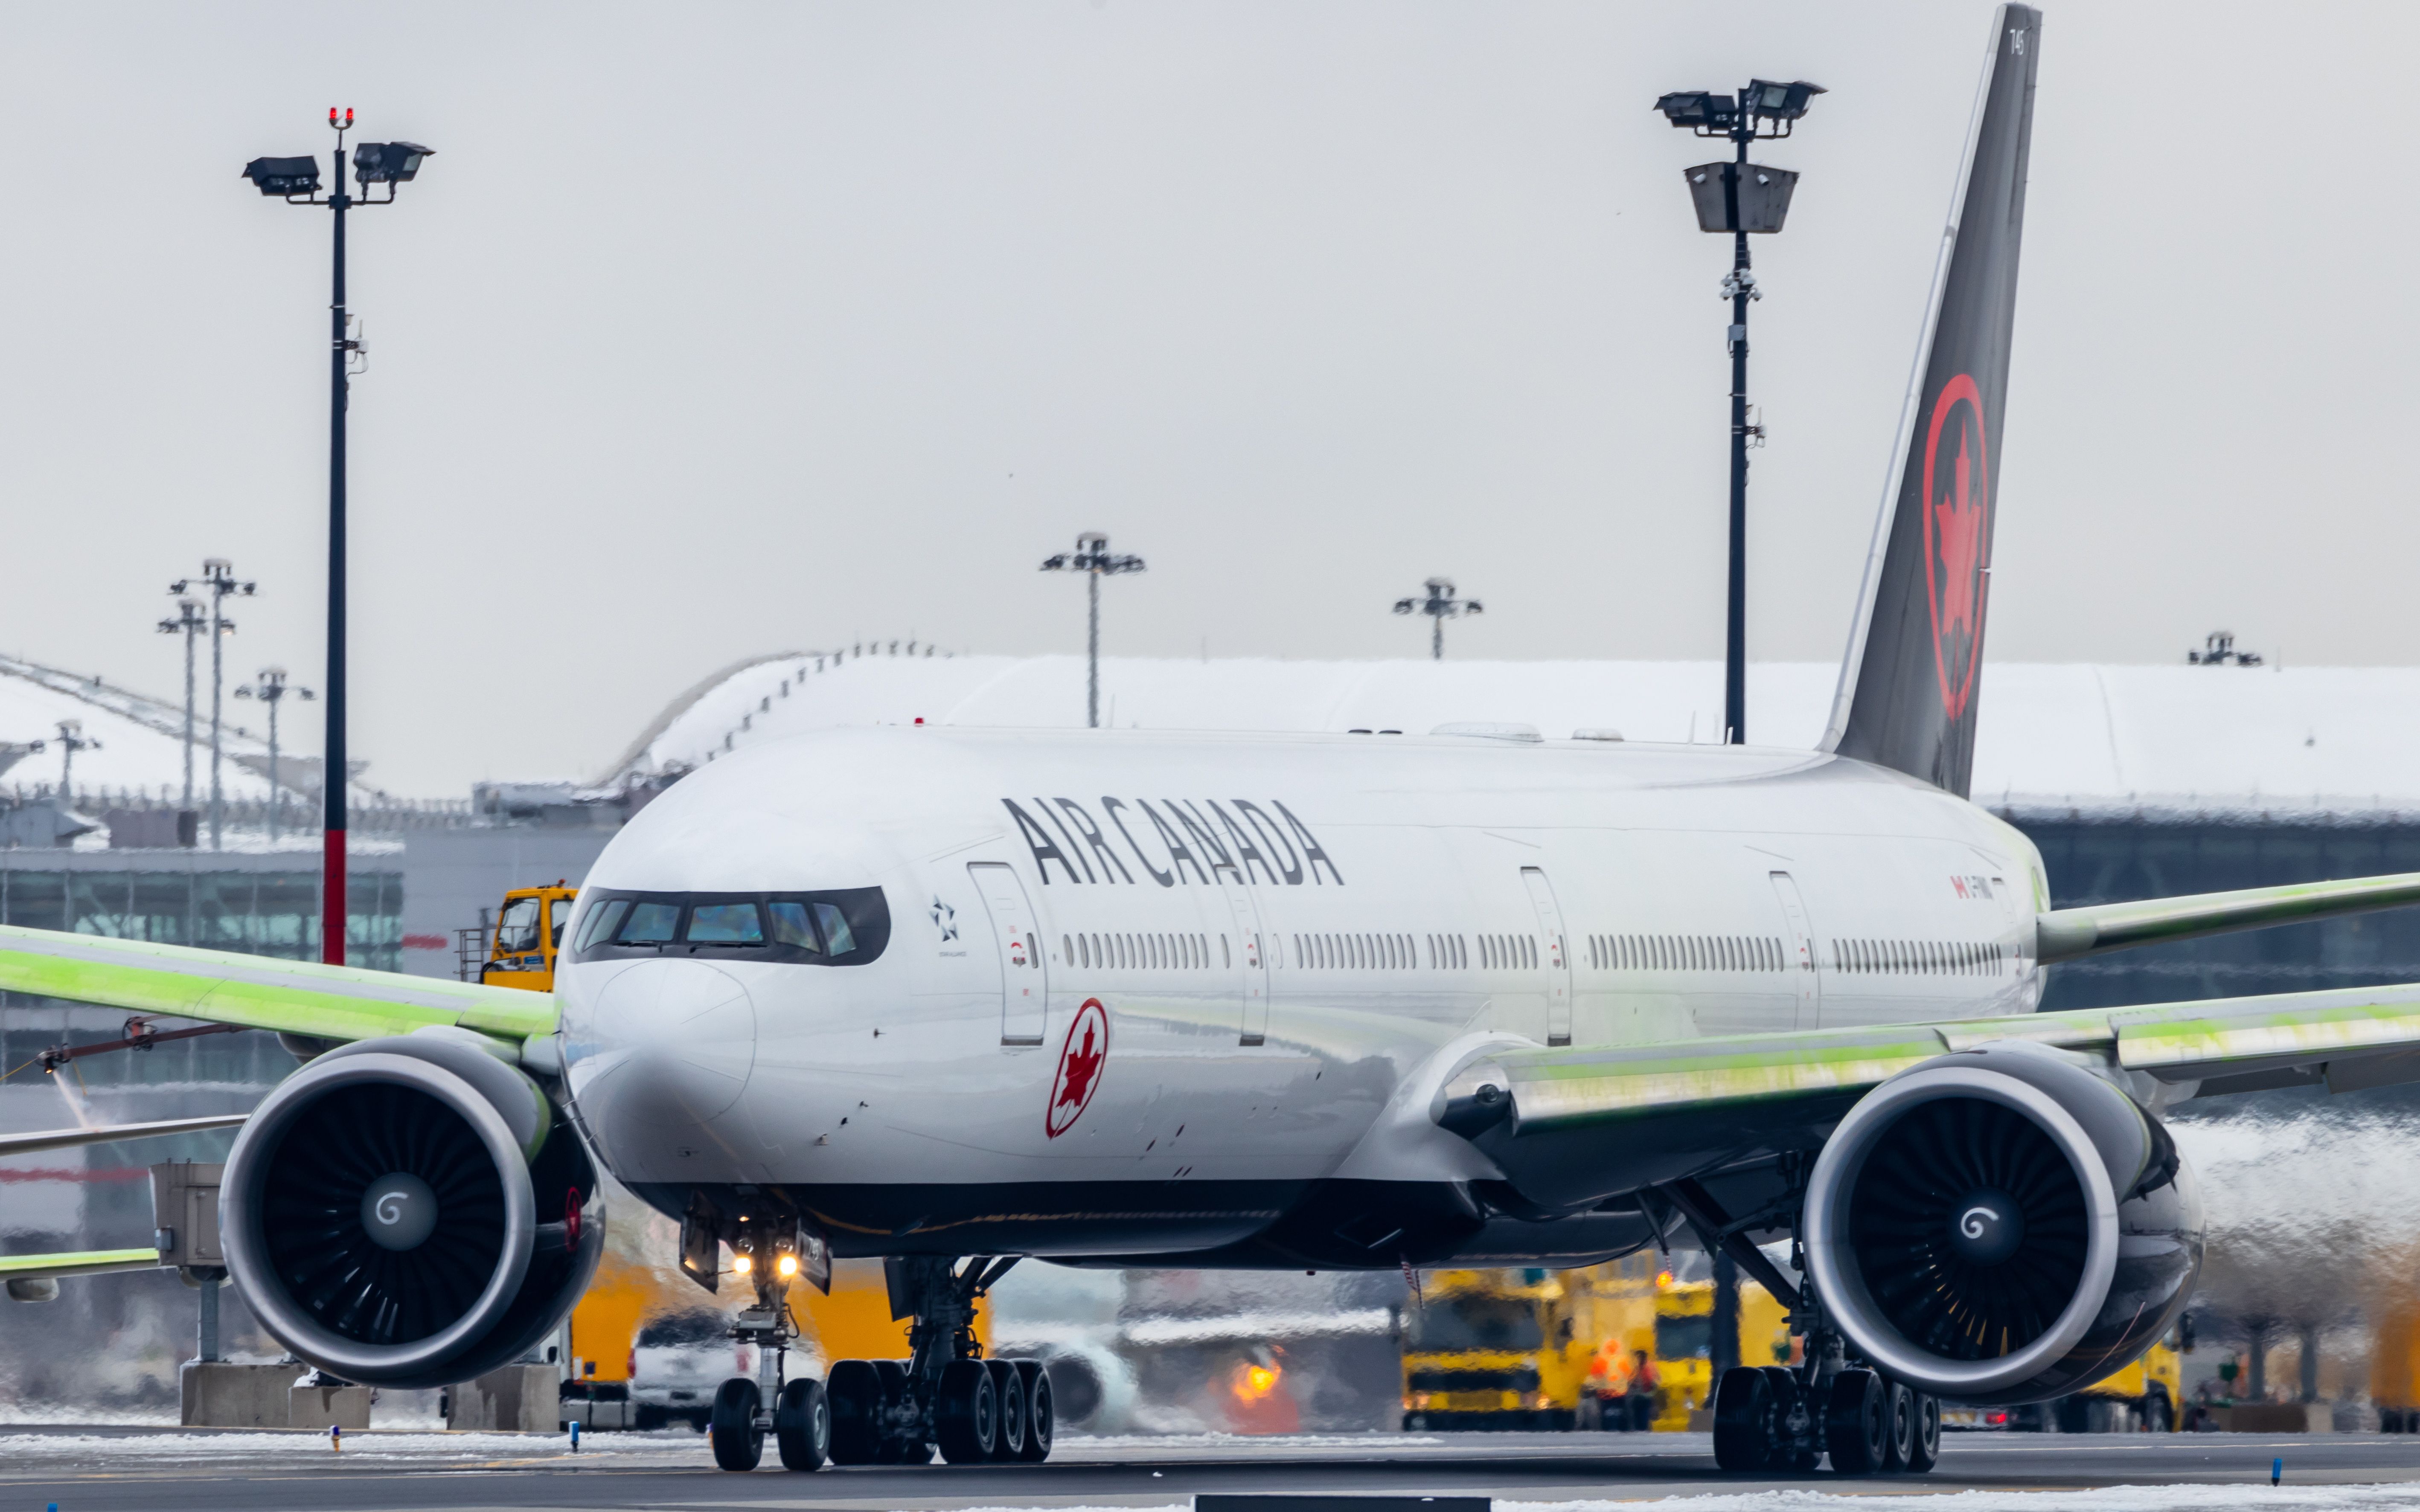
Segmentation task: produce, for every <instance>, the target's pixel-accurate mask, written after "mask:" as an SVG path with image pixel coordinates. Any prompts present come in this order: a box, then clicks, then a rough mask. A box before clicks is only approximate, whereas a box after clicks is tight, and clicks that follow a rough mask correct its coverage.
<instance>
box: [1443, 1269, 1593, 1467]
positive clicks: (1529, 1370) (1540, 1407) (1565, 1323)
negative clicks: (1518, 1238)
mask: <svg viewBox="0 0 2420 1512" xmlns="http://www.w3.org/2000/svg"><path fill="white" fill-rule="evenodd" d="M1584 1275H1585V1273H1581V1272H1568V1273H1557V1272H1553V1271H1544V1270H1534V1269H1532V1270H1519V1271H1435V1272H1431V1273H1428V1274H1427V1275H1425V1276H1423V1277H1422V1278H1421V1283H1420V1296H1419V1300H1418V1301H1417V1302H1416V1303H1415V1304H1414V1305H1413V1306H1411V1307H1410V1308H1408V1309H1406V1311H1405V1313H1404V1428H1405V1429H1406V1430H1407V1431H1410V1432H1421V1431H1425V1430H1432V1429H1438V1428H1548V1429H1557V1428H1569V1427H1572V1426H1573V1423H1574V1422H1575V1418H1576V1413H1577V1410H1578V1407H1579V1399H1580V1389H1581V1387H1582V1385H1583V1384H1584V1383H1585V1382H1586V1381H1587V1380H1588V1370H1589V1362H1590V1357H1591V1356H1592V1355H1593V1354H1594V1352H1595V1350H1596V1344H1597V1339H1596V1335H1595V1334H1594V1333H1593V1332H1592V1331H1590V1330H1588V1329H1584V1328H1583V1327H1582V1326H1581V1323H1582V1316H1583V1315H1584V1314H1585V1313H1588V1312H1590V1311H1591V1310H1592V1309H1590V1308H1588V1307H1587V1306H1585V1304H1586V1303H1587V1302H1588V1301H1590V1300H1591V1299H1590V1297H1589V1295H1588V1289H1589V1288H1587V1287H1586V1286H1585V1284H1584V1283H1582V1284H1580V1285H1573V1284H1571V1283H1573V1282H1575V1281H1580V1280H1581V1278H1582V1277H1583V1276H1584Z"/></svg>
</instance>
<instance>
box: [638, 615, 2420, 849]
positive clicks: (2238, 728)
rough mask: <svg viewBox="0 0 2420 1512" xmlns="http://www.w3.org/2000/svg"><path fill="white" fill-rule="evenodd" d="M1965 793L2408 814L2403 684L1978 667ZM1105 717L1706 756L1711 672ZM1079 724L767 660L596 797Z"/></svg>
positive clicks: (1628, 667)
mask: <svg viewBox="0 0 2420 1512" xmlns="http://www.w3.org/2000/svg"><path fill="white" fill-rule="evenodd" d="M1837 680H1838V667H1837V666H1835V665H1834V664H1831V663H1828V662H1765V663H1759V664H1756V665H1752V666H1751V667H1750V668H1749V669H1748V688H1747V707H1748V731H1749V733H1750V734H1751V735H1752V736H1753V737H1754V738H1755V739H1756V740H1757V742H1758V743H1759V744H1761V745H1774V746H1786V747H1793V748H1811V747H1813V746H1814V745H1815V744H1816V743H1817V742H1818V741H1819V740H1820V739H1821V738H1822V736H1823V726H1824V722H1825V719H1826V717H1827V716H1828V715H1829V713H1830V710H1831V702H1832V694H1833V689H1834V686H1835V684H1836V682H1837ZM1981 701H1982V702H1981V724H1980V727H1979V729H1978V736H1977V749H1976V758H1975V779H1974V796H1975V797H1976V799H1977V800H1978V802H1983V803H1987V804H1990V805H1992V806H1993V807H2009V808H2013V809H2017V810H2043V809H2067V808H2076V809H2082V810H2109V809H2112V808H2124V809H2137V808H2140V809H2148V810H2163V809H2182V810H2217V811H2239V810H2247V809H2249V810H2284V811H2296V810H2317V811H2320V812H2327V813H2343V812H2348V811H2351V812H2370V811H2412V810H2420V769H2415V767H2414V765H2413V764H2412V762H2411V760H2410V759H2409V755H2408V753H2409V752H2410V751H2411V750H2412V749H2413V748H2420V668H2407V667H2362V668H2346V667H2297V668H2292V669H2290V670H2289V669H2285V668H2279V667H2275V666H2267V667H2257V668H2244V667H2234V666H2214V667H2195V666H2139V667H2118V666H2099V665H2087V664H2082V663H2042V662H1998V663H1993V664H1992V665H1990V666H1989V667H1987V668H1986V670H1985V672H1984V676H1983V684H1982V689H1981ZM1101 714H1102V721H1101V722H1102V723H1104V724H1114V725H1115V726H1117V727H1118V728H1121V729H1125V728H1140V729H1156V730H1300V731H1344V730H1357V729H1363V730H1403V731H1406V732H1410V733H1427V732H1428V731H1430V730H1433V729H1435V727H1436V726H1438V725H1440V724H1445V723H1450V722H1467V721H1489V722H1502V723H1521V724H1528V725H1534V726H1535V727H1537V729H1538V730H1539V731H1541V732H1542V733H1544V734H1545V735H1546V736H1547V737H1548V738H1559V737H1563V736H1568V735H1570V734H1571V733H1574V732H1575V731H1578V730H1590V731H1603V730H1618V731H1620V732H1621V733H1622V734H1623V735H1624V736H1626V737H1627V738H1629V739H1632V740H1653V741H1690V740H1696V741H1713V740H1715V739H1717V738H1719V735H1720V732H1721V727H1722V667H1721V664H1720V663H1717V662H1711V661H1707V662H1671V661H1667V662H1656V661H1442V662H1436V661H1267V660H1219V661H1208V660H1154V659H1147V658H1140V657H1107V658H1104V659H1103V661H1102V663H1101ZM920 717H921V718H923V720H924V721H925V722H926V723H928V724H947V725H977V726H982V725H989V726H1017V727H1036V726H1046V727H1047V726H1056V727H1077V726H1081V725H1082V724H1083V723H1084V660H1083V658H1082V657H1080V656H954V657H944V656H880V655H877V656H829V655H827V656H817V655H814V654H812V653H810V654H800V655H790V656H768V657H765V658H763V659H760V660H755V661H752V662H745V663H741V664H739V665H738V666H737V667H734V668H731V669H729V670H727V671H724V672H722V673H721V674H718V676H717V677H716V678H710V679H708V680H707V682H706V683H705V684H702V685H700V686H699V687H696V688H693V689H691V690H690V692H689V693H687V694H685V695H683V697H682V699H680V700H679V701H676V702H675V704H674V705H673V706H671V707H670V708H668V709H666V710H665V711H664V713H663V715H661V716H659V717H658V718H657V720H656V721H655V722H654V723H653V724H652V725H651V726H650V727H649V729H648V731H647V732H646V733H645V734H644V735H643V736H642V738H641V739H640V741H639V742H638V744H637V745H635V746H634V747H633V748H631V750H630V751H629V752H628V754H627V755H626V756H625V757H624V759H623V761H622V763H621V764H620V765H619V766H617V767H616V769H615V770H614V771H613V772H611V773H609V774H607V776H606V777H605V779H603V781H602V783H601V784H600V785H602V786H614V787H618V786H620V785H622V784H624V783H627V782H629V781H632V780H636V779H644V778H646V777H648V776H651V775H656V774H660V773H665V772H670V771H678V770H683V769H687V768H691V767H695V766H699V765H702V764H705V763H706V762H707V761H710V760H712V759H714V758H715V757H717V756H720V755H721V754H722V753H723V752H725V751H729V750H736V749H737V748H740V747H741V746H743V745H747V744H750V743H752V742H756V741H762V740H769V739H778V738H780V737H782V736H783V735H791V734H798V733H804V732H807V731H811V730H820V729H828V728H831V727H834V726H844V725H867V724H909V723H913V722H914V721H915V720H916V719H918V718H920Z"/></svg>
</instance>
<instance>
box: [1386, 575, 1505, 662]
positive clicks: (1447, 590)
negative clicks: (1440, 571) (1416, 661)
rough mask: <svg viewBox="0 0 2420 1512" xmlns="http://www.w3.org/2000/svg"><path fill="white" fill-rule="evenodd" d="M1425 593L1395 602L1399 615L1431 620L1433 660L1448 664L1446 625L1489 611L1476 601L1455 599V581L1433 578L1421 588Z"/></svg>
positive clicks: (1430, 653)
mask: <svg viewBox="0 0 2420 1512" xmlns="http://www.w3.org/2000/svg"><path fill="white" fill-rule="evenodd" d="M1420 586H1421V588H1422V589H1423V593H1422V594H1419V595H1417V596H1414V597H1411V598H1399V599H1397V600H1395V612H1396V613H1398V614H1425V615H1427V616H1428V617H1429V659H1430V660H1431V661H1443V660H1445V622H1446V621H1448V620H1450V619H1455V618H1457V617H1459V616H1461V615H1465V614H1483V613H1485V612H1486V611H1487V607H1486V606H1485V605H1483V604H1481V602H1480V601H1479V600H1477V599H1475V598H1456V597H1454V596H1453V579H1450V578H1432V579H1429V580H1428V581H1427V582H1425V583H1423V584H1421V585H1420Z"/></svg>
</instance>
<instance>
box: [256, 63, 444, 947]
mask: <svg viewBox="0 0 2420 1512" xmlns="http://www.w3.org/2000/svg"><path fill="white" fill-rule="evenodd" d="M328 129H329V130H330V131H334V132H335V133H336V152H335V160H334V167H335V181H334V183H333V184H330V185H329V186H328V189H327V193H326V195H325V197H322V196H321V193H320V180H319V166H318V162H317V161H316V160H315V159H312V158H307V157H305V158H255V159H254V160H253V161H252V162H251V163H250V164H248V165H247V166H246V167H245V168H244V177H247V178H249V179H251V180H252V181H253V185H254V187H256V188H257V189H258V190H259V191H260V192H261V193H263V194H275V195H279V196H281V197H283V198H284V199H285V200H286V201H287V203H288V204H293V205H308V206H312V207H314V208H317V207H319V206H325V207H327V208H329V209H330V210H332V211H334V215H332V216H331V217H330V220H331V221H332V223H333V225H332V228H331V229H332V232H333V255H332V257H331V259H330V260H331V263H332V276H331V278H330V285H331V296H332V297H331V298H330V300H329V301H328V333H329V344H328V345H329V355H328V663H327V674H326V675H327V679H328V681H327V684H326V687H327V694H328V699H327V702H328V710H327V725H326V728H327V754H326V756H325V757H323V758H322V760H321V764H320V768H319V769H320V771H321V772H322V773H323V774H325V778H324V780H322V781H321V782H320V784H319V786H320V790H321V792H322V794H323V795H324V801H325V803H326V812H325V815H324V818H323V820H322V823H321V828H322V832H323V833H322V837H321V841H320V848H319V849H320V856H319V868H320V884H319V959H320V960H321V961H322V962H325V963H326V964H330V965H339V966H340V965H343V964H345V943H346V934H347V933H348V931H347V927H346V926H347V921H348V920H349V918H350V917H351V916H350V912H349V908H348V905H347V903H346V900H345V884H346V882H347V880H348V877H347V859H348V851H347V848H346V843H345V831H346V828H347V822H348V801H347V800H348V798H349V795H350V794H349V790H350V787H351V783H350V781H349V778H350V776H351V771H352V768H351V765H350V764H349V763H348V762H347V761H346V759H345V733H346V730H345V715H346V702H345V695H346V677H345V482H346V477H345V410H346V396H347V393H348V391H349V388H350V386H351V374H352V373H353V372H354V371H357V369H355V367H354V365H353V363H354V360H355V359H356V358H358V357H359V356H360V355H361V353H362V344H361V340H360V338H359V337H358V336H357V335H355V334H354V332H352V330H351V324H352V315H351V312H350V311H349V310H348V309H347V308H346V303H345V213H346V211H348V210H350V209H354V208H359V207H363V206H369V205H392V204H394V203H395V197H396V186H397V185H399V184H405V183H409V182H411V179H412V178H413V177H414V176H415V175H417V174H418V173H419V172H420V164H421V162H422V161H423V160H425V159H426V158H427V157H428V156H429V155H430V149H429V148H427V147H422V146H421V145H420V144H418V143H416V142H374V143H369V144H366V145H365V152H366V154H367V157H366V160H365V157H364V155H363V154H360V153H357V154H356V155H355V157H354V165H355V168H356V170H357V172H358V174H359V177H360V178H361V181H362V184H363V186H364V188H365V189H366V188H367V186H369V185H371V184H374V183H382V184H384V185H386V197H385V198H383V199H374V198H370V197H368V196H367V195H366V194H365V195H364V196H363V197H360V198H356V197H354V196H353V195H351V194H349V193H346V192H345V133H346V132H347V131H351V130H352V129H353V111H352V107H351V106H349V105H348V106H345V107H343V108H341V109H339V108H338V107H337V106H334V105H331V106H329V107H328ZM212 827H213V833H214V834H215V830H216V825H215V824H213V826H212Z"/></svg>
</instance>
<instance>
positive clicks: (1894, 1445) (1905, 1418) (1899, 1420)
mask: <svg viewBox="0 0 2420 1512" xmlns="http://www.w3.org/2000/svg"><path fill="white" fill-rule="evenodd" d="M1884 1421H1885V1424H1886V1425H1887V1431H1885V1434H1884V1436H1883V1473H1884V1474H1885V1475H1896V1474H1898V1473H1900V1471H1902V1470H1905V1469H1906V1468H1907V1460H1908V1456H1909V1455H1911V1454H1912V1453H1914V1452H1915V1449H1916V1393H1914V1392H1912V1391H1910V1390H1908V1389H1907V1388H1906V1387H1905V1386H1902V1385H1900V1383H1899V1382H1898V1381H1892V1382H1891V1383H1890V1406H1889V1410H1888V1412H1886V1413H1885V1417H1884Z"/></svg>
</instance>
